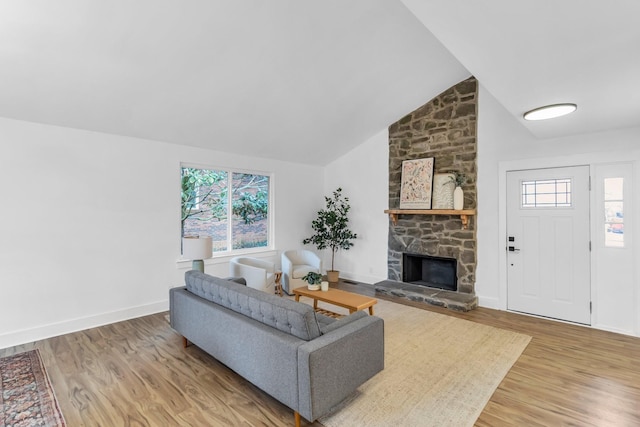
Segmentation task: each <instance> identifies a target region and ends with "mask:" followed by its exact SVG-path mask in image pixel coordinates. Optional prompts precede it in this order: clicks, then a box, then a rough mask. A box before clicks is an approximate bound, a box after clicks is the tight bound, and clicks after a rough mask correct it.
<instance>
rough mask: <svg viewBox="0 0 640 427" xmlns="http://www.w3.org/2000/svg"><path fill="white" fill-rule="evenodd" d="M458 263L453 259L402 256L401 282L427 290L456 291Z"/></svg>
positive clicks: (409, 254) (404, 254)
mask: <svg viewBox="0 0 640 427" xmlns="http://www.w3.org/2000/svg"><path fill="white" fill-rule="evenodd" d="M457 269H458V261H457V260H456V259H455V258H445V257H436V256H429V255H422V254H411V253H403V254H402V281H403V282H405V283H411V284H413V285H418V286H425V287H428V288H438V289H445V290H448V291H457V290H458V276H457Z"/></svg>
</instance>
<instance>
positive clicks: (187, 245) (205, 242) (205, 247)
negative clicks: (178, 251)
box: [182, 237, 213, 260]
mask: <svg viewBox="0 0 640 427" xmlns="http://www.w3.org/2000/svg"><path fill="white" fill-rule="evenodd" d="M212 255H213V250H212V246H211V237H183V238H182V256H183V257H184V258H186V259H192V260H198V259H207V258H211V256H212Z"/></svg>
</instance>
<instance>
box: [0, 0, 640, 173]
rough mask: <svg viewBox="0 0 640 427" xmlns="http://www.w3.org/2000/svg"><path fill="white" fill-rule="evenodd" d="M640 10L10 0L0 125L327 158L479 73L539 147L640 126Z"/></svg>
mask: <svg viewBox="0 0 640 427" xmlns="http://www.w3.org/2000/svg"><path fill="white" fill-rule="evenodd" d="M639 13H640V2H637V1H636V0H612V1H610V2H606V4H605V2H601V1H594V0H563V1H562V2H558V1H552V0H538V1H536V2H531V4H526V3H524V2H513V1H510V0H488V1H483V2H477V1H472V0H439V1H435V0H403V1H400V0H352V1H338V0H323V1H299V0H277V1H258V0H235V1H233V0H227V1H220V0H185V1H176V0H135V1H124V0H115V1H101V0H56V1H50V0H29V1H24V0H3V1H2V2H0V116H3V117H8V118H14V119H19V120H27V121H33V122H41V123H46V124H52V125H60V126H67V127H73V128H79V129H87V130H93V131H98V132H106V133H112V134H118V135H126V136H134V137H140V138H147V139H152V140H157V141H165V142H171V143H177V144H185V145H192V146H198V147H207V148H211V149H215V150H221V151H231V152H236V153H240V154H250V155H254V156H261V157H273V158H280V159H283V160H287V161H294V162H302V163H310V164H320V165H322V164H326V163H328V162H330V161H331V160H333V159H335V158H337V157H339V156H340V155H342V154H344V153H345V152H347V151H348V150H350V149H352V148H353V147H355V146H356V145H358V144H360V143H361V142H363V141H364V140H366V139H367V138H368V137H370V136H372V135H373V134H375V133H377V132H378V131H380V130H381V129H383V128H385V127H386V126H388V125H389V124H390V123H392V122H394V121H396V120H398V119H399V118H400V117H402V116H404V115H405V114H406V113H408V112H410V111H412V110H413V109H415V108H416V107H418V106H420V105H422V104H424V103H425V102H427V101H428V100H430V99H431V98H432V97H433V96H435V95H437V94H438V93H440V92H442V91H443V90H445V89H447V88H448V87H450V86H452V85H453V84H455V83H457V82H459V81H461V80H463V79H465V78H467V77H468V76H469V75H472V74H473V75H475V76H476V77H477V78H478V79H479V81H480V82H481V84H483V86H484V87H486V88H487V90H488V91H490V92H491V93H492V95H493V96H495V97H496V99H498V101H499V102H501V103H502V104H503V105H504V107H505V108H506V109H507V110H508V111H510V112H511V113H512V114H513V116H514V118H515V120H520V121H522V119H521V115H522V113H523V112H524V111H526V110H528V109H531V108H534V107H537V106H540V105H543V104H549V103H555V102H560V101H568V102H575V103H577V104H578V111H577V112H576V113H574V114H573V115H570V116H566V117H564V118H561V119H556V121H554V122H553V123H552V122H545V123H541V122H539V123H524V121H522V123H523V125H524V126H527V127H528V129H529V130H530V131H531V132H532V133H533V134H534V135H537V136H539V137H553V136H561V135H567V134H575V133H581V132H592V131H597V130H603V129H607V128H612V127H626V126H638V125H640V90H638V83H637V81H638V80H637V76H638V75H640V55H639V54H638V53H639V52H638V50H639V48H638V47H639V46H640V26H638V25H636V24H635V22H634V19H637V16H639Z"/></svg>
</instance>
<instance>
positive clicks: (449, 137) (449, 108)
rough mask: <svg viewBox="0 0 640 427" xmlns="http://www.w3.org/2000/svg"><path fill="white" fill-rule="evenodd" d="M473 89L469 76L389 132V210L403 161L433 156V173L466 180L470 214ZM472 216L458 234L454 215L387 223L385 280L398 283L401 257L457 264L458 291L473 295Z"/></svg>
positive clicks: (473, 195)
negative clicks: (441, 259) (444, 259)
mask: <svg viewBox="0 0 640 427" xmlns="http://www.w3.org/2000/svg"><path fill="white" fill-rule="evenodd" d="M477 87H478V84H477V81H476V79H475V78H474V77H471V78H469V79H467V80H464V81H462V82H460V83H458V84H457V85H455V86H453V87H452V88H450V89H449V90H447V91H445V92H443V93H441V94H440V95H438V96H437V97H435V98H434V99H432V100H431V101H430V102H429V103H427V104H425V105H423V106H422V107H420V108H418V109H417V110H415V111H413V112H412V113H410V114H408V115H407V116H405V117H403V118H402V119H401V120H400V121H398V122H396V123H394V124H392V125H391V126H390V127H389V208H390V209H397V208H399V207H400V185H401V182H400V181H401V171H402V161H403V160H411V159H421V158H426V157H434V158H435V161H434V173H444V172H449V171H454V170H455V171H459V172H463V173H465V174H466V175H467V183H466V184H465V185H464V186H463V187H462V189H463V190H464V209H475V208H476V200H477V197H476V195H477V191H476V176H477V172H476V154H477V149H476V124H477V119H476V112H477V97H478V90H477ZM475 224H476V220H475V216H472V217H470V218H469V226H468V228H467V229H466V230H463V229H462V224H461V222H460V218H459V217H458V216H454V215H443V216H440V215H399V216H398V222H397V225H395V226H394V225H393V224H392V223H391V221H390V222H389V252H388V254H389V255H388V269H389V273H388V274H389V280H395V281H402V253H403V252H411V253H419V254H426V255H431V256H442V257H451V258H456V259H457V260H458V292H464V293H474V286H475V272H476V230H475Z"/></svg>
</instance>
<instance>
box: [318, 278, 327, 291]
mask: <svg viewBox="0 0 640 427" xmlns="http://www.w3.org/2000/svg"><path fill="white" fill-rule="evenodd" d="M320 290H321V291H324V292H326V291H328V290H329V282H327V281H326V280H323V281H322V282H320Z"/></svg>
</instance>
